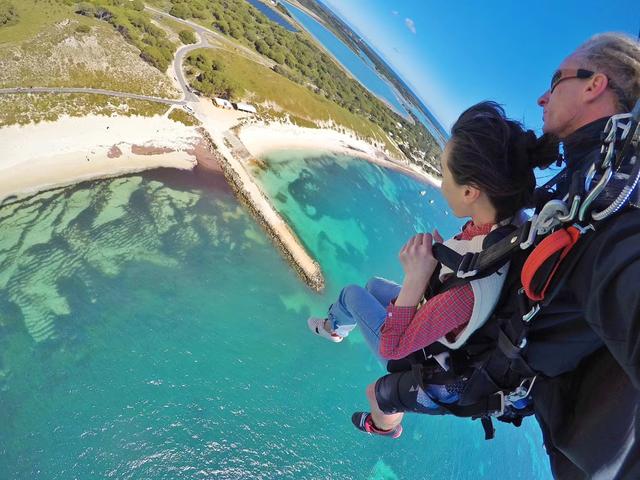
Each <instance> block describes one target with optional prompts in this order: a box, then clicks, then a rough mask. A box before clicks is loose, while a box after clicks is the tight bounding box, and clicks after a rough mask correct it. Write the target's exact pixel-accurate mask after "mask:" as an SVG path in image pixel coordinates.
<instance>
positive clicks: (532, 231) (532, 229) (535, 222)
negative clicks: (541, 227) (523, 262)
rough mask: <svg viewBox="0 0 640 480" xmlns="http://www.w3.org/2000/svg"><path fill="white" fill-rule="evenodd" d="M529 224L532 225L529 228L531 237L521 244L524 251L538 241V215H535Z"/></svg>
mask: <svg viewBox="0 0 640 480" xmlns="http://www.w3.org/2000/svg"><path fill="white" fill-rule="evenodd" d="M529 222H530V224H531V225H530V227H529V235H527V239H526V240H525V241H524V242H522V243H521V244H520V248H521V249H522V250H526V249H527V248H529V247H530V246H531V245H533V242H534V241H535V240H536V233H537V231H538V215H533V216H532V217H531V220H529Z"/></svg>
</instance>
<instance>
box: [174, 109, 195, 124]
mask: <svg viewBox="0 0 640 480" xmlns="http://www.w3.org/2000/svg"><path fill="white" fill-rule="evenodd" d="M169 119H171V120H173V121H174V122H180V123H182V124H184V125H186V126H187V127H192V126H194V125H200V121H199V120H198V119H197V118H195V117H194V116H192V115H189V114H188V113H187V112H185V111H184V110H182V109H181V108H174V109H173V110H171V113H170V114H169Z"/></svg>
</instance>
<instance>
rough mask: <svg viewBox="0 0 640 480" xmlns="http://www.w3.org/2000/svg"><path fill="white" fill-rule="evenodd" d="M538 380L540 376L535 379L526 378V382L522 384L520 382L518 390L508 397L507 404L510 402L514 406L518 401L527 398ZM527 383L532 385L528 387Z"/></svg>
mask: <svg viewBox="0 0 640 480" xmlns="http://www.w3.org/2000/svg"><path fill="white" fill-rule="evenodd" d="M537 378H538V376H537V375H536V376H535V377H533V378H525V379H524V380H522V382H520V385H519V386H518V387H516V389H515V390H514V391H513V392H511V393H509V394H507V395H506V400H507V402H509V403H510V404H513V403H515V402H517V401H518V400H522V399H523V398H527V397H528V396H529V394H530V393H531V390H532V389H533V384H534V383H536V379H537ZM527 382H531V383H529V385H527Z"/></svg>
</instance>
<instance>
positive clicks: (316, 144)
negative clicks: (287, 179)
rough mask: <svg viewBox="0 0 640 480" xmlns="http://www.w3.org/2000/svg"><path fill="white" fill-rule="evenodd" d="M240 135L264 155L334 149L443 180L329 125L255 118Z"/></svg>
mask: <svg viewBox="0 0 640 480" xmlns="http://www.w3.org/2000/svg"><path fill="white" fill-rule="evenodd" d="M238 138H239V139H240V140H241V141H242V143H243V144H244V146H245V147H246V149H247V150H248V151H249V153H250V154H251V155H252V156H254V157H256V158H261V157H264V156H266V155H268V154H270V153H272V152H278V151H285V150H297V151H310V152H313V151H318V152H331V153H338V154H343V155H349V156H352V157H357V158H362V159H363V160H366V161H368V162H371V163H374V164H376V165H378V166H381V167H384V168H388V169H390V170H394V171H397V172H400V173H403V174H405V175H410V176H411V177H413V178H414V179H416V180H418V181H420V182H424V183H427V184H428V185H430V186H432V187H434V188H438V189H439V188H440V185H441V180H440V179H439V178H436V177H434V176H432V175H429V174H428V173H426V172H423V171H422V170H418V169H416V168H413V167H412V166H410V165H408V164H405V163H402V162H400V161H398V160H396V159H393V158H391V157H390V156H389V155H387V153H386V152H384V151H383V150H382V149H381V148H379V147H377V146H375V145H371V144H370V143H368V142H366V141H364V140H361V139H358V138H356V137H355V135H353V134H351V133H342V132H338V131H337V130H332V129H329V128H305V127H298V126H296V125H292V124H290V123H282V122H270V123H268V124H267V123H265V122H253V123H250V124H248V125H245V126H242V127H240V129H239V133H238Z"/></svg>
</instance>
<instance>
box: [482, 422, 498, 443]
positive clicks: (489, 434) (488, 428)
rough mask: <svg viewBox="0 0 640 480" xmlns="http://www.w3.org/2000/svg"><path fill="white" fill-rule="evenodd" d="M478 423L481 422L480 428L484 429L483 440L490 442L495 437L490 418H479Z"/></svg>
mask: <svg viewBox="0 0 640 480" xmlns="http://www.w3.org/2000/svg"><path fill="white" fill-rule="evenodd" d="M480 422H482V428H483V429H484V439H485V440H491V439H493V437H495V436H496V429H495V427H494V426H493V422H492V421H491V417H482V418H480Z"/></svg>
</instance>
